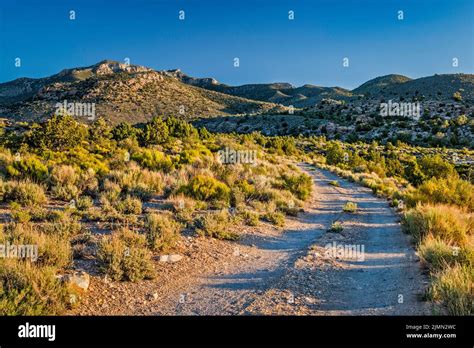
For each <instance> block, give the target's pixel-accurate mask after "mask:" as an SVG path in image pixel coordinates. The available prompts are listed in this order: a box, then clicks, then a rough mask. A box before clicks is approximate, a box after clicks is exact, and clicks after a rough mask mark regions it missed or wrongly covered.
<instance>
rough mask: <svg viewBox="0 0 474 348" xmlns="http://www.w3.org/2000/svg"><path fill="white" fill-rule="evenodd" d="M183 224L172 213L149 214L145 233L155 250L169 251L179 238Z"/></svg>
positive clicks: (150, 246)
mask: <svg viewBox="0 0 474 348" xmlns="http://www.w3.org/2000/svg"><path fill="white" fill-rule="evenodd" d="M181 227H182V226H181V225H180V224H179V223H178V222H176V221H175V220H174V219H173V217H172V216H171V215H170V214H155V213H153V214H148V215H147V216H146V218H145V235H146V241H147V244H148V247H149V248H150V249H151V250H153V251H168V250H170V249H171V248H173V247H174V246H175V244H176V242H177V241H178V239H179V232H180V230H181Z"/></svg>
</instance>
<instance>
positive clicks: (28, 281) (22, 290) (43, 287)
mask: <svg viewBox="0 0 474 348" xmlns="http://www.w3.org/2000/svg"><path fill="white" fill-rule="evenodd" d="M67 302H68V294H67V289H66V287H65V286H64V284H62V283H61V282H60V281H59V280H58V279H57V278H56V268H54V267H37V266H35V265H33V264H31V263H29V262H18V261H17V260H9V259H6V260H0V315H52V314H60V313H62V312H63V311H64V310H65V309H66V306H67Z"/></svg>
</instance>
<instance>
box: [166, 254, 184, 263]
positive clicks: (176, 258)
mask: <svg viewBox="0 0 474 348" xmlns="http://www.w3.org/2000/svg"><path fill="white" fill-rule="evenodd" d="M182 258H183V257H182V256H181V255H178V254H171V255H161V256H160V262H178V261H180V260H181V259H182Z"/></svg>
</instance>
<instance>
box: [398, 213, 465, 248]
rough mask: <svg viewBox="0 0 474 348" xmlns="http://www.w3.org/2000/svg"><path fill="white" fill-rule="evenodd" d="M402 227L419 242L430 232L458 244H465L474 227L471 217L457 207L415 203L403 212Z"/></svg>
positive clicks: (434, 235)
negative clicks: (415, 204) (412, 207)
mask: <svg viewBox="0 0 474 348" xmlns="http://www.w3.org/2000/svg"><path fill="white" fill-rule="evenodd" d="M403 226H404V229H405V230H406V231H407V232H408V233H410V234H411V235H413V236H414V237H415V239H416V240H417V241H418V242H420V241H422V240H423V238H424V237H425V236H427V235H428V234H431V235H432V236H433V237H438V238H440V239H442V240H444V241H447V242H452V243H455V244H457V245H459V246H464V245H466V244H467V241H468V235H471V234H472V232H473V228H474V222H473V220H472V217H469V216H468V215H467V214H465V213H464V212H463V211H462V210H460V209H459V208H456V207H453V206H446V205H417V206H416V208H414V209H411V210H409V211H408V212H406V213H405V216H404V218H403Z"/></svg>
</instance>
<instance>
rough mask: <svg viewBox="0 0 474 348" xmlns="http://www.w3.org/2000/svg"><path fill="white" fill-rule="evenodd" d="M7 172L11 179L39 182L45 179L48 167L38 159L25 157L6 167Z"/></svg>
mask: <svg viewBox="0 0 474 348" xmlns="http://www.w3.org/2000/svg"><path fill="white" fill-rule="evenodd" d="M7 172H8V174H9V175H10V176H12V177H21V178H28V179H31V180H34V181H37V182H40V181H43V180H45V179H46V178H47V176H48V167H46V166H45V165H44V164H43V163H42V162H41V161H40V160H39V159H37V158H35V157H31V156H26V157H21V158H20V159H19V160H17V161H14V162H13V163H12V164H11V165H9V166H7Z"/></svg>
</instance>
